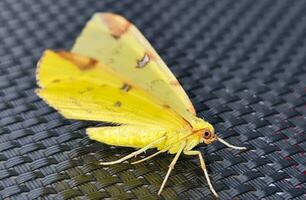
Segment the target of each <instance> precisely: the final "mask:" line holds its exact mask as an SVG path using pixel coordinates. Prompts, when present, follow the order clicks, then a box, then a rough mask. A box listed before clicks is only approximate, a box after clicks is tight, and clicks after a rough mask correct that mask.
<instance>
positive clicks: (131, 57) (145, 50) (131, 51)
mask: <svg viewBox="0 0 306 200" xmlns="http://www.w3.org/2000/svg"><path fill="white" fill-rule="evenodd" d="M72 52H75V53H79V54H82V55H86V56H89V57H91V58H95V59H97V60H99V61H101V62H103V63H104V64H106V65H107V66H108V67H111V68H112V69H113V70H114V71H116V72H117V73H119V74H121V75H123V76H124V77H128V78H129V79H130V80H131V81H132V82H133V83H134V84H135V85H138V86H139V87H141V88H142V89H144V90H146V91H148V92H150V93H151V94H152V95H153V96H155V97H156V98H158V99H160V100H161V101H162V102H163V103H164V104H166V105H168V106H170V107H171V108H172V109H173V110H175V111H176V112H177V113H179V114H180V115H182V116H183V117H184V118H185V119H186V120H187V121H189V120H192V119H193V118H194V117H193V115H194V114H195V110H194V107H193V105H192V103H191V101H190V99H189V98H188V96H187V95H186V93H185V91H184V90H183V88H182V87H181V85H180V84H179V82H178V80H177V79H176V78H175V76H174V75H173V74H172V72H171V71H170V70H169V68H168V67H167V65H166V64H165V63H164V62H163V60H162V59H161V58H160V56H159V55H158V54H157V53H156V51H155V50H154V49H153V47H152V46H151V45H150V43H149V42H148V41H147V40H146V38H145V37H144V36H143V35H142V34H141V32H140V31H139V30H138V29H137V28H136V27H135V26H134V25H133V24H131V23H130V22H129V21H127V20H126V19H125V18H123V17H121V16H119V15H115V14H112V13H96V14H95V15H94V16H93V17H92V19H91V20H90V21H89V22H88V23H87V24H86V26H85V28H84V29H83V31H82V33H81V35H80V36H79V37H78V38H77V40H76V42H75V44H74V46H73V48H72Z"/></svg>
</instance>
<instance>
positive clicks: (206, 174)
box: [184, 150, 218, 197]
mask: <svg viewBox="0 0 306 200" xmlns="http://www.w3.org/2000/svg"><path fill="white" fill-rule="evenodd" d="M184 154H185V155H190V156H196V155H197V156H199V160H200V165H201V168H202V170H203V172H204V175H205V178H206V181H207V183H208V186H209V188H210V190H211V191H212V193H213V194H214V195H215V196H216V197H218V194H217V192H216V191H215V189H214V187H213V185H212V184H211V181H210V178H209V176H208V172H207V169H206V164H205V161H204V158H203V156H202V154H201V152H200V151H193V150H191V151H184Z"/></svg>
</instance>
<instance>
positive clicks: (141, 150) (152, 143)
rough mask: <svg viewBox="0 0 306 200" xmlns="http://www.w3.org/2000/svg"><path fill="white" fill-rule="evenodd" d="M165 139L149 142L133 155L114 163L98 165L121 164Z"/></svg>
mask: <svg viewBox="0 0 306 200" xmlns="http://www.w3.org/2000/svg"><path fill="white" fill-rule="evenodd" d="M165 138H166V137H165V136H164V137H161V138H159V139H157V140H155V141H154V142H151V143H150V144H148V145H147V146H145V147H143V148H141V149H139V150H137V151H134V152H133V153H130V154H129V155H127V156H124V157H123V158H120V159H118V160H115V161H111V162H100V165H113V164H118V163H121V162H123V161H125V160H127V159H130V158H132V157H134V156H137V155H139V154H141V153H143V152H145V151H146V150H148V149H150V148H151V147H153V146H154V145H155V144H157V143H159V142H160V141H162V140H164V139H165Z"/></svg>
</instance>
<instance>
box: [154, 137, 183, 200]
mask: <svg viewBox="0 0 306 200" xmlns="http://www.w3.org/2000/svg"><path fill="white" fill-rule="evenodd" d="M184 148H185V142H183V143H182V145H181V147H180V149H179V150H178V152H177V153H176V154H175V157H174V158H173V160H172V162H171V163H170V165H169V169H168V172H167V174H166V176H165V178H164V180H163V183H162V185H161V186H160V189H159V191H158V193H157V194H158V195H160V193H161V192H162V191H163V189H164V187H165V185H166V182H167V180H168V178H169V175H170V173H171V171H172V170H173V169H174V165H175V163H176V162H177V160H178V158H179V157H180V155H181V153H182V151H183V149H184Z"/></svg>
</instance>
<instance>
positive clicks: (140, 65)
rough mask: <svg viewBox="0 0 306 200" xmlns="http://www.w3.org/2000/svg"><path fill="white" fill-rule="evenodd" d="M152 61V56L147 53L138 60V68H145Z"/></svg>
mask: <svg viewBox="0 0 306 200" xmlns="http://www.w3.org/2000/svg"><path fill="white" fill-rule="evenodd" d="M149 62H150V57H149V56H148V55H147V54H146V53H145V54H144V55H143V57H142V58H141V59H139V60H137V65H136V68H144V67H145V66H146V65H147V64H148V63H149Z"/></svg>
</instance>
